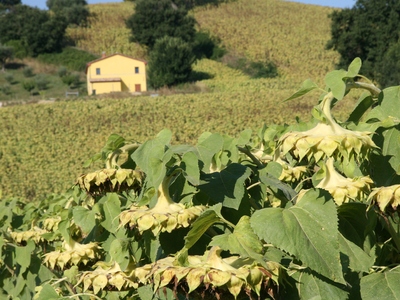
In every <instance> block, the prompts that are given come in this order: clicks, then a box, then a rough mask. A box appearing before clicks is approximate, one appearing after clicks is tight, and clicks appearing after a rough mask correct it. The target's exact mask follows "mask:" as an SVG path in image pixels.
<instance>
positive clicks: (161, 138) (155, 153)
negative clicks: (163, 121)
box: [131, 129, 172, 187]
mask: <svg viewBox="0 0 400 300" xmlns="http://www.w3.org/2000/svg"><path fill="white" fill-rule="evenodd" d="M171 137H172V133H171V131H169V130H167V129H164V130H162V131H161V132H160V133H159V134H158V135H157V136H156V138H155V139H153V140H149V141H146V142H145V143H143V144H142V145H141V146H140V147H139V148H138V149H137V150H136V151H135V152H133V154H132V155H131V157H132V159H133V160H134V161H135V162H136V164H137V165H138V166H139V167H140V168H141V169H142V170H143V171H144V172H145V173H146V174H147V175H148V177H147V180H148V181H149V182H150V184H151V185H152V186H154V187H158V186H159V185H160V184H161V182H162V180H163V178H164V177H165V174H166V167H165V164H166V163H167V162H168V161H169V160H170V159H171V156H172V152H170V151H167V150H168V149H167V145H169V142H170V140H171Z"/></svg>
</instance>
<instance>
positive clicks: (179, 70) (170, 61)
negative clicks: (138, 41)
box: [148, 36, 195, 88]
mask: <svg viewBox="0 0 400 300" xmlns="http://www.w3.org/2000/svg"><path fill="white" fill-rule="evenodd" d="M194 61H195V56H194V54H193V51H192V47H191V46H190V44H189V43H187V42H185V41H183V40H182V39H180V38H176V37H169V36H165V37H163V38H161V39H159V40H157V41H156V43H155V45H154V48H153V50H152V51H151V52H150V59H149V72H148V74H149V81H150V85H151V86H153V87H154V88H160V87H162V86H172V85H174V84H178V83H182V82H185V81H186V80H187V79H188V78H189V76H190V74H191V72H192V64H193V63H194Z"/></svg>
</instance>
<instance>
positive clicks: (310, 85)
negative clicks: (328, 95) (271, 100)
mask: <svg viewBox="0 0 400 300" xmlns="http://www.w3.org/2000/svg"><path fill="white" fill-rule="evenodd" d="M317 88H318V85H316V84H315V83H314V82H313V81H312V80H311V79H307V80H305V81H304V82H303V84H302V86H301V88H300V89H299V90H298V91H297V92H295V93H294V94H293V95H292V96H290V97H289V98H287V99H285V100H284V101H289V100H293V99H296V98H299V97H301V96H304V95H305V94H307V93H308V92H311V91H312V90H315V89H317Z"/></svg>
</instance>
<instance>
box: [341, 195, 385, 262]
mask: <svg viewBox="0 0 400 300" xmlns="http://www.w3.org/2000/svg"><path fill="white" fill-rule="evenodd" d="M337 210H338V217H339V231H340V234H342V235H343V237H344V238H346V239H347V240H349V241H351V242H352V243H354V244H355V245H357V246H358V247H360V248H361V249H362V250H364V251H365V252H366V253H368V254H371V251H372V250H373V248H374V245H375V243H376V237H375V232H374V229H375V226H376V222H377V215H376V213H375V212H374V211H373V210H372V209H369V210H368V206H367V204H364V203H343V204H342V205H340V206H339V207H338V209H337ZM371 255H372V254H371Z"/></svg>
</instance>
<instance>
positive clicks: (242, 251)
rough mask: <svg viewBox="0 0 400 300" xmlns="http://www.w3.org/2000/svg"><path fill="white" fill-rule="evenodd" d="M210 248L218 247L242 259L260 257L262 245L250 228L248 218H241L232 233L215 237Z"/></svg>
mask: <svg viewBox="0 0 400 300" xmlns="http://www.w3.org/2000/svg"><path fill="white" fill-rule="evenodd" d="M210 245H211V246H219V247H221V248H222V249H223V250H228V251H229V252H230V253H232V254H239V255H240V256H242V257H251V258H256V257H261V255H260V254H261V252H262V250H263V245H262V243H261V241H260V239H259V238H258V236H257V235H256V234H255V233H254V231H253V229H252V228H251V226H250V217H248V216H243V217H242V218H241V219H240V220H239V222H238V223H237V224H236V226H235V229H234V230H233V232H232V233H225V234H221V235H217V236H215V237H214V238H213V239H212V241H211V243H210Z"/></svg>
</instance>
